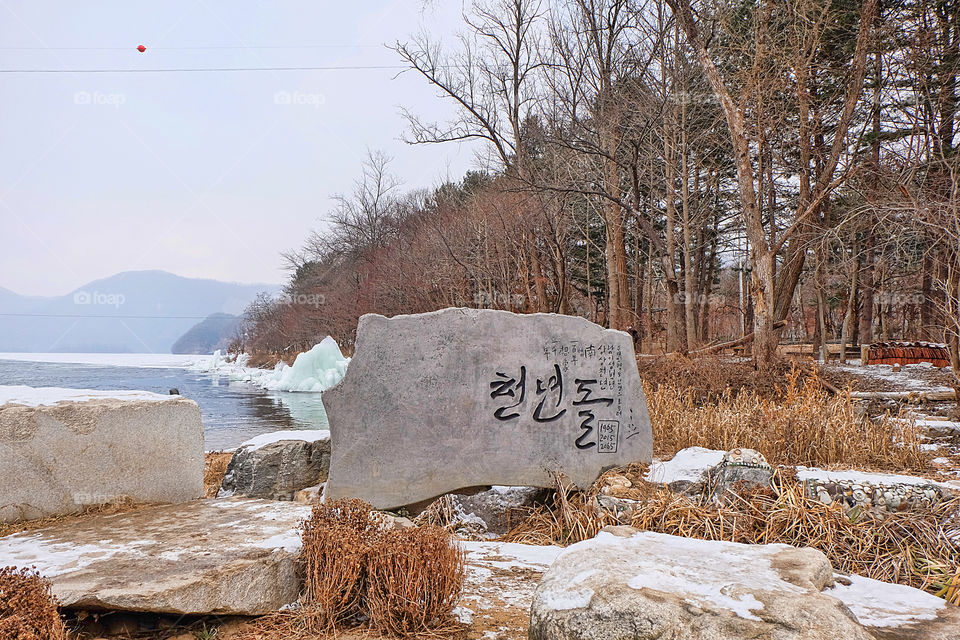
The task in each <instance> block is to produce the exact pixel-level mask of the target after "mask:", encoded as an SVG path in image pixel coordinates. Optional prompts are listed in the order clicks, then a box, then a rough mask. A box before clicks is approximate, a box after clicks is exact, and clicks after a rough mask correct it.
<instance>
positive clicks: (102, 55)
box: [0, 0, 476, 295]
mask: <svg viewBox="0 0 960 640" xmlns="http://www.w3.org/2000/svg"><path fill="white" fill-rule="evenodd" d="M460 10H461V3H460V1H459V0H442V1H441V0H436V1H435V2H433V3H432V5H431V6H430V7H429V8H428V10H426V11H424V10H423V8H422V0H362V1H358V2H342V1H335V2H332V1H326V0H324V1H318V0H311V1H303V2H287V1H281V2H251V1H230V2H227V1H226V0H216V1H215V0H176V1H165V2H151V3H141V2H130V1H129V0H124V1H110V2H95V3H92V2H82V3H81V2H67V1H61V2H35V1H34V2H30V1H23V2H13V1H12V0H0V69H129V68H133V69H149V68H198V67H269V66H330V65H396V64H399V60H398V59H397V56H396V54H394V53H393V52H392V51H389V50H387V49H386V48H384V47H383V46H381V45H383V44H384V43H393V42H394V41H395V40H397V39H406V38H408V37H409V36H410V35H413V34H415V33H416V32H418V31H419V30H421V29H426V30H428V31H429V32H430V33H431V34H435V35H437V36H439V37H442V38H443V39H444V41H445V42H446V43H449V44H452V35H453V33H454V32H455V31H456V30H457V29H459V28H460ZM139 44H143V45H145V46H146V47H147V51H146V52H145V53H142V54H141V53H139V52H137V50H136V47H137V45H139ZM295 45H309V46H311V47H313V48H303V49H288V48H277V47H291V46H295ZM318 45H329V46H322V47H321V46H318ZM357 45H364V46H357ZM70 47H76V48H77V49H67V48H70ZM165 47H169V49H165ZM186 47H197V48H192V49H187V48H186ZM248 47H264V48H248ZM102 49H106V50H102ZM396 74H397V72H396V71H386V70H355V71H342V70H338V71H277V72H270V71H257V72H231V73H223V72H219V73H182V72H181V73H124V74H121V73H97V74H79V73H78V74H73V73H23V74H21V73H0V98H2V105H3V106H2V117H0V239H2V240H0V287H5V288H8V289H12V290H14V291H16V292H18V293H23V294H32V295H60V294H64V293H68V292H70V291H72V290H73V289H75V288H77V287H78V286H80V285H82V284H84V283H85V282H88V281H90V280H93V279H96V278H100V277H105V276H109V275H112V274H114V273H117V272H119V271H127V270H135V269H164V270H167V271H171V272H174V273H177V274H180V275H184V276H190V277H208V278H216V279H221V280H229V281H240V282H268V283H279V282H281V281H282V280H283V279H284V276H285V273H284V272H283V271H282V269H281V267H282V260H281V258H280V252H281V251H285V250H289V249H291V248H295V247H297V246H298V245H299V244H300V242H301V240H302V239H303V238H304V237H305V236H306V234H307V233H308V231H309V230H310V229H311V228H322V225H323V222H322V221H323V219H324V217H325V216H326V214H327V212H328V211H329V208H330V206H331V202H330V196H331V195H332V194H334V193H338V192H348V191H349V190H350V189H351V187H352V183H353V181H354V179H355V178H356V176H357V175H358V174H359V171H360V164H361V162H362V160H363V158H364V156H365V154H366V152H367V150H368V149H371V150H382V151H384V152H385V153H387V154H388V155H390V156H393V157H394V158H395V160H394V162H393V171H394V172H395V173H396V174H397V175H398V176H399V177H400V178H401V179H402V180H403V182H404V185H405V186H406V187H410V188H413V187H424V186H431V185H435V184H437V183H439V182H441V181H442V180H443V179H445V178H446V177H451V178H455V179H457V178H459V177H461V175H462V174H463V173H464V171H466V170H467V169H469V168H471V167H472V166H474V164H475V162H476V161H475V154H474V150H473V149H472V148H470V147H469V146H466V145H461V146H440V147H437V146H409V145H406V144H404V143H403V142H402V141H401V139H400V138H401V136H402V134H403V132H404V129H405V125H404V122H403V120H402V118H401V117H400V116H399V114H398V106H399V105H404V106H407V107H410V108H411V109H413V110H414V111H416V112H418V113H421V114H424V115H425V116H427V117H428V118H430V119H443V118H444V117H445V116H446V115H448V114H449V113H450V109H451V108H452V107H451V106H450V104H449V103H447V102H446V101H442V100H440V99H438V98H437V97H436V95H435V92H434V91H433V90H432V89H431V88H430V87H429V86H428V85H427V84H426V82H424V81H423V80H422V79H420V78H419V77H417V76H414V75H413V74H412V73H406V74H402V75H400V76H399V77H395V76H396ZM287 102H288V103H289V104H285V103H287Z"/></svg>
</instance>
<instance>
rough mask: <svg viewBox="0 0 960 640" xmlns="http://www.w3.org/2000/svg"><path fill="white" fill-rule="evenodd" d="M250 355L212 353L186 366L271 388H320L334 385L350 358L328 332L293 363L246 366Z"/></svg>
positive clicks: (276, 389)
mask: <svg viewBox="0 0 960 640" xmlns="http://www.w3.org/2000/svg"><path fill="white" fill-rule="evenodd" d="M249 360H250V356H249V355H247V354H245V353H241V354H239V355H237V356H235V357H234V356H230V355H222V354H221V353H220V351H216V352H214V354H213V355H212V356H208V357H207V358H205V359H203V360H199V361H195V362H193V363H191V364H189V365H187V366H186V368H187V369H188V370H190V371H195V372H197V373H207V374H213V375H218V376H225V377H227V378H229V379H230V380H236V381H238V382H249V383H251V384H254V385H256V386H258V387H260V388H262V389H267V390H270V391H299V392H320V391H326V390H327V389H329V388H331V387H333V386H334V385H336V384H337V383H338V382H340V380H341V379H342V378H343V376H344V374H346V372H347V365H348V364H350V358H347V357H345V356H344V355H343V353H342V352H341V351H340V346H339V345H338V344H337V341H336V340H334V339H333V338H332V337H330V336H327V337H326V338H324V339H323V340H322V341H321V342H320V343H319V344H317V345H314V347H313V348H312V349H310V350H309V351H305V352H303V353H301V354H300V355H298V356H297V359H296V360H294V362H293V365H288V364H287V363H285V362H278V363H277V365H276V366H275V367H274V368H273V369H258V368H256V367H249V366H247V363H248V362H249Z"/></svg>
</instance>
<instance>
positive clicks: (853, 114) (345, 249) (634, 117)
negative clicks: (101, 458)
mask: <svg viewBox="0 0 960 640" xmlns="http://www.w3.org/2000/svg"><path fill="white" fill-rule="evenodd" d="M463 30H464V37H463V38H462V39H461V40H460V41H458V42H456V43H449V42H445V43H442V44H441V43H439V42H434V41H432V40H430V39H429V38H413V39H411V40H410V41H407V42H399V43H396V45H395V50H396V54H397V56H399V58H400V59H402V60H403V61H404V62H405V63H406V64H407V65H408V66H409V68H410V71H409V72H410V73H416V74H419V75H420V76H422V78H423V79H424V80H425V81H426V82H429V83H430V84H431V86H432V87H433V88H434V89H435V90H436V92H437V95H438V99H441V100H449V101H453V102H454V104H456V105H457V107H458V113H459V116H458V117H457V118H456V119H454V120H453V121H450V122H439V123H438V122H431V121H426V120H423V119H421V118H420V117H419V116H418V114H416V113H407V114H406V115H407V119H408V121H409V128H408V130H407V131H406V132H398V135H399V134H401V133H402V134H403V135H405V136H406V137H407V138H408V140H409V141H410V142H411V143H413V144H439V143H455V142H456V141H463V140H475V139H479V140H482V141H483V142H484V143H485V149H486V151H487V155H486V157H485V158H484V159H483V162H482V169H479V170H478V171H476V172H473V173H470V174H468V175H466V176H464V177H463V179H462V180H460V181H459V182H457V183H451V184H445V185H443V186H441V187H439V188H437V189H435V190H432V191H412V192H411V191H408V190H405V189H404V187H403V186H402V185H400V184H397V183H396V182H395V181H394V180H393V178H392V177H391V171H390V164H389V160H388V159H387V158H385V157H382V156H381V155H378V154H376V153H373V154H371V157H370V159H369V161H368V163H367V164H366V165H365V166H364V167H363V168H362V173H361V176H360V178H359V179H358V181H357V184H356V189H355V190H354V192H353V193H348V194H345V195H343V196H342V197H340V198H339V199H337V201H336V202H335V203H334V205H333V207H332V210H331V211H330V212H329V215H328V216H327V220H328V224H327V225H326V226H324V227H323V228H320V229H318V230H317V231H316V232H314V233H313V234H312V235H311V236H310V237H309V238H306V239H305V240H304V242H303V243H302V245H301V246H300V247H299V248H297V249H295V250H293V251H292V252H291V253H290V254H289V256H288V259H289V263H290V266H291V274H292V275H291V278H290V281H289V283H288V285H287V295H286V296H285V297H284V298H283V299H281V300H279V301H278V300H270V299H267V298H263V299H261V300H259V301H258V302H257V303H256V304H254V305H253V306H252V307H251V308H250V309H249V310H248V329H247V334H246V338H245V340H244V343H243V344H242V345H239V346H242V347H243V348H245V349H249V350H264V351H283V350H291V349H292V350H299V349H304V348H307V347H309V346H310V345H312V344H313V343H314V342H316V341H317V340H318V339H319V338H320V337H322V336H324V335H326V334H331V335H333V336H334V337H336V338H337V339H338V340H339V341H340V342H341V343H344V344H346V345H349V344H350V342H351V340H352V336H353V331H354V328H355V327H356V322H357V319H358V317H359V316H360V315H362V314H364V313H370V312H375V313H382V314H387V315H392V314H398V313H414V312H422V311H429V310H433V309H438V308H442V307H447V306H471V307H489V308H498V309H508V310H511V311H517V312H524V313H529V312H556V313H565V314H577V315H582V316H585V317H587V318H589V319H591V320H593V321H595V322H598V323H601V324H604V325H607V326H610V327H615V328H620V329H628V328H632V329H634V330H635V331H636V332H637V333H638V334H639V335H640V337H641V340H642V342H641V346H642V348H643V349H644V350H646V351H667V352H672V351H693V350H698V349H704V348H708V347H710V346H711V345H714V344H717V343H720V342H723V341H729V340H736V339H739V338H744V337H746V340H745V342H746V343H751V342H752V344H753V352H754V358H755V360H756V362H757V364H758V365H759V366H761V367H765V366H768V365H769V363H770V362H771V361H772V360H773V359H774V355H775V349H776V345H777V344H778V343H780V342H783V341H807V342H814V343H823V342H826V341H837V340H842V341H843V342H844V343H847V344H856V343H869V342H872V341H877V340H887V339H896V338H904V339H912V340H920V339H923V340H931V341H938V342H947V343H949V345H950V346H951V350H952V354H953V364H954V367H955V370H957V369H958V367H960V362H958V359H957V333H958V330H960V320H958V317H960V316H958V311H957V305H958V298H960V199H958V187H960V173H958V171H960V165H958V154H957V142H956V138H957V129H958V124H960V123H958V117H960V116H958V108H957V107H958V78H960V5H958V3H957V2H956V1H955V0H946V1H934V0H908V1H906V2H896V3H895V2H890V1H889V0H866V1H865V2H851V1H847V0H838V1H828V0H796V1H794V2H788V3H783V2H764V1H748V2H730V1H729V0H711V1H709V2H692V1H681V0H669V1H668V2H667V3H666V4H662V3H659V2H652V1H651V2H641V1H634V0H557V1H554V2H547V1H546V0H542V1H540V0H484V1H482V2H478V3H475V4H474V5H472V8H470V9H469V10H468V11H467V13H466V14H465V21H464V25H463Z"/></svg>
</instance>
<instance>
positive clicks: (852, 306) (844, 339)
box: [840, 234, 860, 364]
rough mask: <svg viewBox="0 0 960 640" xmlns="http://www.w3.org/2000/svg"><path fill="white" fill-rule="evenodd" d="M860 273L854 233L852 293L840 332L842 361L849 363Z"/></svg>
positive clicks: (848, 298)
mask: <svg viewBox="0 0 960 640" xmlns="http://www.w3.org/2000/svg"><path fill="white" fill-rule="evenodd" d="M859 273H860V252H859V248H858V247H857V236H856V234H854V235H853V267H852V268H851V269H850V293H849V295H847V312H846V314H845V315H844V316H843V329H842V330H841V332H840V363H841V364H846V363H847V344H848V343H849V342H850V334H851V332H852V331H853V314H854V313H855V312H856V308H857V307H856V301H857V275H858V274H859Z"/></svg>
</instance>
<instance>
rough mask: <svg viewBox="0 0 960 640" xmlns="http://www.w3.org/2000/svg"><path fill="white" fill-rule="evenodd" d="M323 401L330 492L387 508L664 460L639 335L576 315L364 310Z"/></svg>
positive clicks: (578, 480)
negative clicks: (352, 346)
mask: <svg viewBox="0 0 960 640" xmlns="http://www.w3.org/2000/svg"><path fill="white" fill-rule="evenodd" d="M323 404H324V406H325V407H326V410H327V416H328V419H329V422H330V433H331V440H332V456H331V462H330V477H329V479H328V481H327V488H326V495H327V497H328V498H333V499H336V498H343V497H356V498H362V499H364V500H367V501H368V502H370V503H371V504H372V505H373V506H374V507H375V508H378V509H389V508H395V507H399V506H402V505H406V504H412V503H415V502H420V501H423V500H427V499H430V498H435V497H437V496H440V495H443V494H444V493H448V492H450V491H455V490H457V489H462V488H466V487H473V486H483V485H522V486H538V487H552V486H553V483H554V474H555V473H556V472H560V473H563V474H564V475H565V476H566V477H567V478H568V479H569V480H571V481H573V482H574V483H575V484H577V485H578V486H580V487H586V486H588V485H589V484H590V483H592V482H593V481H594V480H596V478H597V476H598V475H599V474H601V473H602V472H603V471H604V470H606V469H609V468H611V467H615V466H619V465H623V464H626V463H629V462H635V461H642V462H649V461H650V458H651V455H652V446H653V441H652V436H651V432H650V417H649V415H648V413H647V405H646V400H645V399H644V396H643V389H642V388H641V386H640V376H639V374H638V372H637V365H636V361H635V359H634V353H633V342H632V340H631V338H630V336H629V335H628V334H626V333H623V332H621V331H611V330H608V329H604V328H603V327H600V326H598V325H596V324H593V323H591V322H589V321H587V320H585V319H583V318H577V317H572V316H562V315H553V314H534V315H517V314H513V313H508V312H506V311H492V310H477V309H444V310H442V311H436V312H433V313H425V314H419V315H403V316H395V317H393V318H385V317H383V316H379V315H373V314H371V315H365V316H363V317H362V318H360V324H359V326H358V328H357V342H356V353H355V355H354V358H353V360H352V361H351V363H350V366H349V368H348V369H347V374H346V376H345V377H344V379H343V380H342V381H341V382H340V383H339V384H338V385H337V386H336V387H334V388H332V389H330V390H328V391H326V392H324V394H323Z"/></svg>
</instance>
